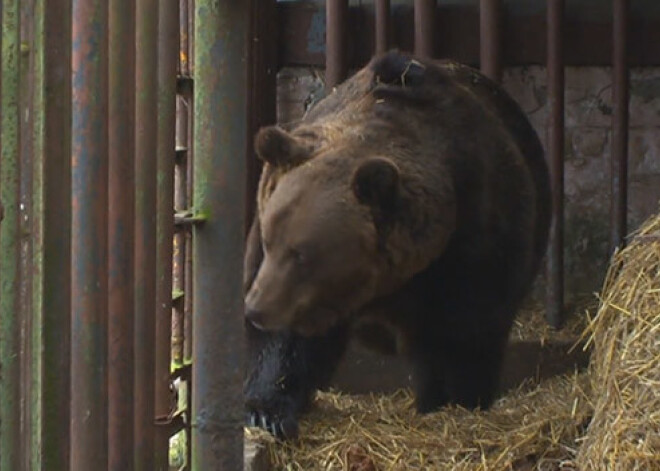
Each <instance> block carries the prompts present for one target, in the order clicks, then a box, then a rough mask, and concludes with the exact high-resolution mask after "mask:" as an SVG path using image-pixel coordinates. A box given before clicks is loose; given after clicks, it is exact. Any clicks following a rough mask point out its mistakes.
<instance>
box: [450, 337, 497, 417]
mask: <svg viewBox="0 0 660 471" xmlns="http://www.w3.org/2000/svg"><path fill="white" fill-rule="evenodd" d="M493 335H494V334H493ZM500 337H501V336H500ZM505 337H506V336H505ZM505 344H506V338H504V339H502V338H488V339H484V338H474V339H471V340H470V341H465V342H460V343H458V342H456V343H454V342H451V341H450V342H449V343H446V344H445V347H446V349H445V358H446V368H445V387H446V391H447V395H448V396H449V401H450V402H452V403H454V404H459V405H461V406H463V407H466V408H469V409H474V408H477V407H479V408H481V409H487V408H488V407H490V405H491V404H492V403H493V401H494V400H495V397H496V394H497V391H498V387H499V376H500V369H501V363H502V357H503V353H504V346H505Z"/></svg>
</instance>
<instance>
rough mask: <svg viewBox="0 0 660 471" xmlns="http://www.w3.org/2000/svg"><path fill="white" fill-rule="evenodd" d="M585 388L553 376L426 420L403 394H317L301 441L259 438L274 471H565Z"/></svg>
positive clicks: (586, 413)
mask: <svg viewBox="0 0 660 471" xmlns="http://www.w3.org/2000/svg"><path fill="white" fill-rule="evenodd" d="M588 386H589V381H588V379H587V378H586V376H585V375H583V374H580V375H578V374H576V375H573V376H567V377H559V378H554V379H553V380H551V381H548V382H547V383H546V384H544V386H543V387H535V386H534V387H533V386H531V385H525V386H523V387H521V388H520V389H519V390H518V391H515V392H513V393H511V394H509V395H507V396H506V397H504V398H502V399H500V400H499V401H498V402H497V403H496V404H495V405H494V406H493V408H492V409H490V410H488V411H477V412H472V411H468V410H465V409H462V408H459V407H449V408H445V409H443V410H442V411H439V412H436V413H433V414H427V415H418V414H417V413H416V412H415V410H414V403H413V402H414V401H413V397H412V395H411V394H410V392H408V391H400V392H398V393H397V394H394V395H369V396H348V395H341V394H336V393H319V394H318V396H317V400H316V406H315V408H314V410H313V411H312V413H311V414H310V415H309V416H307V417H306V419H305V420H303V422H302V423H301V430H300V432H301V437H303V438H302V439H301V440H300V441H298V442H295V443H285V444H283V443H275V442H274V441H273V440H272V439H268V438H262V439H264V440H267V441H269V443H270V451H271V458H272V461H273V463H274V469H278V470H280V469H281V470H305V471H308V470H321V469H323V470H350V471H370V470H388V469H390V470H404V469H420V470H442V469H451V470H484V471H485V470H514V469H515V470H518V469H539V470H555V469H566V470H569V469H574V468H573V467H572V465H571V463H572V460H573V458H574V456H575V453H576V443H575V440H576V439H577V438H578V437H579V436H580V435H581V434H582V432H583V431H584V427H585V426H586V424H587V423H588V420H589V417H590V414H591V410H592V409H591V406H590V405H589V404H588V400H587V396H588V391H587V390H586V388H587V387H588ZM249 433H251V434H259V432H257V431H255V430H251V431H250V432H249ZM530 466H534V468H532V467H530Z"/></svg>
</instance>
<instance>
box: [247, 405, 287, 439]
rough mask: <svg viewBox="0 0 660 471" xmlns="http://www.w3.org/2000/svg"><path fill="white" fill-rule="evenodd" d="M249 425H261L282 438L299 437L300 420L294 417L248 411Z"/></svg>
mask: <svg viewBox="0 0 660 471" xmlns="http://www.w3.org/2000/svg"><path fill="white" fill-rule="evenodd" d="M246 422H247V425H248V427H259V428H262V429H264V430H266V431H267V432H268V433H270V434H271V435H272V436H274V437H275V438H277V439H280V440H289V439H294V438H297V437H298V421H297V420H296V419H295V418H293V417H283V418H280V417H271V416H270V415H269V414H268V413H266V412H264V411H260V412H256V411H252V412H248V414H247V420H246Z"/></svg>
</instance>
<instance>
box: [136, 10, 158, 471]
mask: <svg viewBox="0 0 660 471" xmlns="http://www.w3.org/2000/svg"><path fill="white" fill-rule="evenodd" d="M158 4H159V2H158V1H157V0H139V1H138V2H137V9H136V46H137V51H136V62H135V70H136V74H135V75H136V95H135V113H136V114H135V124H136V128H135V129H136V134H135V154H136V156H135V185H136V189H135V238H136V241H135V431H134V433H135V469H136V470H137V471H152V470H153V469H154V440H155V433H156V426H155V418H156V415H155V406H154V399H155V334H156V323H155V321H156V317H155V316H156V208H157V206H156V193H157V186H156V185H157V181H156V173H157V169H158V166H157V132H158V101H157V100H158V93H157V92H158V87H157V83H158V68H157V67H158V66H157V64H158V62H157V61H158V42H157V41H158Z"/></svg>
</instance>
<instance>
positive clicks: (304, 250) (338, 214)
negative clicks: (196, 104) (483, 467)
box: [244, 51, 551, 437]
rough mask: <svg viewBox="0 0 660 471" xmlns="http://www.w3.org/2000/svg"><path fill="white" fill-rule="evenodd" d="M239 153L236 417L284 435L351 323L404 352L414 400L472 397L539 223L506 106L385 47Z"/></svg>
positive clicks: (539, 207)
mask: <svg viewBox="0 0 660 471" xmlns="http://www.w3.org/2000/svg"><path fill="white" fill-rule="evenodd" d="M255 148H256V150H257V153H258V155H259V157H260V158H261V159H262V160H263V161H264V162H265V167H264V171H263V174H262V178H261V182H260V187H259V192H258V196H257V203H258V211H257V215H256V217H255V220H254V224H253V227H252V230H251V232H250V235H249V237H248V242H247V249H246V257H245V273H244V276H245V292H246V295H245V305H246V320H247V321H248V322H247V329H248V339H249V350H250V353H251V359H250V362H251V363H250V365H249V371H248V376H247V379H246V390H245V394H246V408H247V414H248V423H249V424H250V425H258V426H261V427H264V428H266V429H267V430H269V431H271V433H273V434H274V435H276V436H279V437H292V436H295V435H296V434H297V421H298V418H299V416H300V414H301V413H302V412H304V410H305V408H306V407H307V406H308V404H309V403H310V399H311V397H312V394H313V392H314V391H315V390H316V389H317V388H321V387H323V386H325V385H326V384H327V382H328V380H329V379H330V378H331V376H332V374H333V372H334V370H335V367H336V365H337V363H338V362H339V361H340V359H341V357H342V353H343V351H344V349H345V346H346V344H347V339H348V338H349V335H351V334H354V333H359V335H360V336H362V337H364V338H365V339H366V340H368V341H369V344H371V345H378V346H379V347H380V348H381V349H382V350H387V351H392V352H394V351H395V352H397V353H401V354H403V355H405V356H406V357H407V358H408V359H409V360H410V362H411V365H412V369H413V377H414V385H415V394H416V405H417V409H418V410H419V411H420V412H428V411H432V410H434V409H437V408H438V407H441V406H443V405H445V404H447V403H457V404H460V405H463V406H466V407H482V408H487V407H488V406H489V405H490V404H491V402H492V401H493V399H494V397H495V393H496V390H497V383H498V376H499V370H500V363H501V360H502V355H503V351H504V348H505V345H506V342H507V338H508V334H509V330H510V328H511V325H512V322H513V319H514V316H515V313H516V310H517V308H518V305H519V303H520V301H521V300H522V298H523V297H524V296H525V294H526V293H527V292H528V291H529V288H530V286H531V283H532V281H533V278H534V276H535V274H536V273H537V271H538V269H539V265H540V262H541V259H542V257H543V254H544V252H545V248H546V243H547V237H548V230H549V224H550V214H551V211H550V209H551V208H550V189H549V182H548V171H547V166H546V163H545V160H544V156H543V149H542V146H541V144H540V142H539V140H538V137H537V135H536V134H535V132H534V130H533V129H532V127H531V125H530V124H529V122H528V120H527V119H526V117H525V115H524V113H523V112H522V111H521V110H520V108H519V106H518V105H517V104H516V103H515V102H514V101H513V100H512V99H511V98H510V97H509V96H508V95H507V94H506V93H505V92H504V91H503V89H502V88H500V87H499V86H498V85H497V84H495V83H494V82H492V81H490V80H489V79H487V78H486V77H484V76H483V75H481V74H480V73H479V72H477V71H475V70H473V69H471V68H469V67H466V66H463V65H459V64H456V63H453V62H439V61H432V60H426V59H419V58H414V57H412V56H409V55H407V54H403V53H399V52H396V51H393V52H389V53H387V54H385V55H383V56H380V57H376V58H374V59H373V60H372V61H371V62H370V63H369V64H368V65H367V66H366V67H365V68H364V69H362V70H360V71H359V72H358V73H357V74H356V75H354V76H353V77H352V78H350V79H348V80H347V81H346V82H344V83H343V84H342V85H341V86H339V87H338V88H336V89H335V90H334V91H333V92H332V93H331V94H330V95H329V96H328V97H326V98H325V99H323V100H322V101H320V102H319V103H318V104H316V106H314V107H313V108H312V109H311V110H310V111H309V112H308V113H307V115H306V116H305V118H304V119H303V120H302V121H301V122H300V123H298V124H297V125H296V126H295V127H293V128H292V129H289V130H284V129H282V128H279V127H276V126H270V127H265V128H262V129H261V130H260V131H259V132H258V134H257V136H256V138H255Z"/></svg>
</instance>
